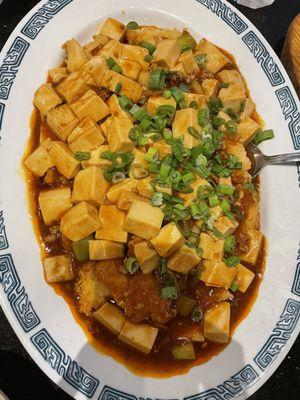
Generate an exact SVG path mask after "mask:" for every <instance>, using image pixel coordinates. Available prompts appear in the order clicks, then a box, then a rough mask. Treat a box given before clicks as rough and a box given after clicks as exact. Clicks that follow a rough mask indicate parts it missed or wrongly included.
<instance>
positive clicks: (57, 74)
mask: <svg viewBox="0 0 300 400" xmlns="http://www.w3.org/2000/svg"><path fill="white" fill-rule="evenodd" d="M48 76H49V78H50V81H51V83H54V84H55V85H56V84H58V83H60V82H61V81H62V80H64V79H65V78H66V77H67V76H68V70H67V68H66V67H55V68H51V69H49V71H48Z"/></svg>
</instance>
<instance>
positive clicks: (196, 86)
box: [190, 79, 204, 95]
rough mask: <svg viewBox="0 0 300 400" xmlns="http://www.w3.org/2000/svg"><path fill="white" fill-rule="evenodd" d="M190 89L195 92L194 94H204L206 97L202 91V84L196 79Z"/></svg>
mask: <svg viewBox="0 0 300 400" xmlns="http://www.w3.org/2000/svg"><path fill="white" fill-rule="evenodd" d="M190 88H191V90H192V91H193V93H197V94H203V95H204V91H203V89H202V86H201V84H200V83H199V82H198V81H197V80H196V79H194V80H193V81H192V82H191V83H190Z"/></svg>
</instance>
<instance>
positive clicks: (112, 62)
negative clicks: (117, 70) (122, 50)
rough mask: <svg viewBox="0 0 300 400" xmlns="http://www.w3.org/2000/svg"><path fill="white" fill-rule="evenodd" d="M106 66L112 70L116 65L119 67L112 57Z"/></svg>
mask: <svg viewBox="0 0 300 400" xmlns="http://www.w3.org/2000/svg"><path fill="white" fill-rule="evenodd" d="M106 64H107V66H108V68H109V69H112V68H113V67H114V66H115V65H117V63H116V62H115V60H114V59H113V58H112V57H109V58H107V59H106Z"/></svg>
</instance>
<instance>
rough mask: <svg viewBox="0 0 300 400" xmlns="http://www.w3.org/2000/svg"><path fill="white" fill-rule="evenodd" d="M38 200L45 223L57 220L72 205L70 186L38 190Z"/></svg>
mask: <svg viewBox="0 0 300 400" xmlns="http://www.w3.org/2000/svg"><path fill="white" fill-rule="evenodd" d="M38 201H39V206H40V209H41V212H42V216H43V220H44V222H45V224H46V225H51V224H52V223H53V222H55V221H58V220H59V219H60V218H61V216H62V215H63V214H64V213H65V212H67V211H68V210H69V209H70V208H72V207H73V204H72V203H71V189H70V188H60V189H52V190H45V191H43V192H40V194H39V197H38Z"/></svg>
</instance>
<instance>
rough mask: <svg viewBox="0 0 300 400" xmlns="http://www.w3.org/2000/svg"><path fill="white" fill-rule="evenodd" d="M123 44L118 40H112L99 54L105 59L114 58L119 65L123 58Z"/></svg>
mask: <svg viewBox="0 0 300 400" xmlns="http://www.w3.org/2000/svg"><path fill="white" fill-rule="evenodd" d="M123 46H124V45H123V44H122V43H120V42H118V41H117V40H114V39H112V40H110V41H109V42H108V43H107V44H106V45H105V46H104V47H103V48H102V49H101V50H100V51H99V52H98V54H99V55H101V57H102V58H103V59H107V58H110V57H111V58H113V59H114V60H115V61H117V62H118V63H119V62H120V59H121V57H122V51H123Z"/></svg>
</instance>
